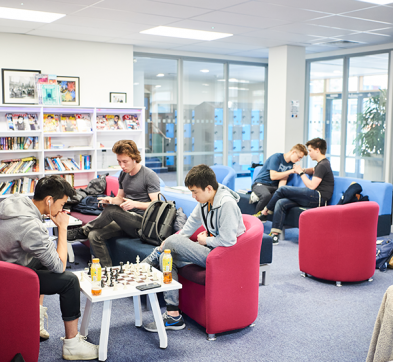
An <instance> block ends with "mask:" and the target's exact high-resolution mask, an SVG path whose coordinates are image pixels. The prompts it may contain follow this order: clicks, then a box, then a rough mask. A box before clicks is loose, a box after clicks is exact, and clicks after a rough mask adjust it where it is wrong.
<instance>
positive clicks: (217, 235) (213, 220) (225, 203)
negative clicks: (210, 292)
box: [143, 165, 246, 332]
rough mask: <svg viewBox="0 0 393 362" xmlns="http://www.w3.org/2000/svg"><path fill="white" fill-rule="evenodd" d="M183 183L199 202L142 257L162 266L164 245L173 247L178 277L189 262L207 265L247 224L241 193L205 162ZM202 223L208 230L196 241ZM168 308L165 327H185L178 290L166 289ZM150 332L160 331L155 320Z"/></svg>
mask: <svg viewBox="0 0 393 362" xmlns="http://www.w3.org/2000/svg"><path fill="white" fill-rule="evenodd" d="M184 184H185V185H186V186H187V187H188V188H189V190H190V191H191V192H192V197H193V198H194V199H195V200H196V201H198V205H197V206H196V207H195V209H194V211H193V212H192V213H191V215H190V217H189V218H188V220H187V222H186V224H185V225H184V227H183V229H182V230H181V231H180V233H179V234H175V235H172V236H170V237H169V238H167V239H166V240H165V241H164V242H163V243H162V244H161V246H159V247H157V248H155V249H154V251H153V252H152V253H151V254H150V255H149V256H148V257H147V258H146V259H145V260H144V261H143V263H148V264H150V265H153V266H154V267H158V266H160V268H161V270H162V256H163V255H164V253H163V251H164V249H170V250H171V254H172V257H173V263H172V278H173V279H174V280H178V275H177V269H178V268H181V267H183V266H185V265H187V264H196V265H199V266H201V267H203V268H206V259H207V256H208V255H209V253H210V252H211V251H212V250H213V249H214V248H216V247H217V246H224V247H230V246H232V245H234V244H236V241H237V238H238V237H239V236H240V235H242V234H243V233H244V232H245V231H246V228H245V226H244V224H243V218H242V215H241V211H240V209H239V207H238V205H237V202H238V201H239V199H240V197H239V195H238V194H237V193H236V192H234V191H232V190H230V189H229V188H227V187H226V186H224V185H220V184H219V183H218V182H217V180H216V175H215V173H214V171H213V170H212V169H211V168H210V167H209V166H206V165H198V166H195V167H193V168H192V169H191V170H190V172H189V173H188V174H187V177H186V179H185V181H184ZM201 225H203V226H204V227H205V229H206V230H205V231H203V232H201V233H200V234H199V235H198V238H197V242H194V241H192V240H190V239H189V238H190V237H191V236H192V235H193V234H194V232H195V231H196V230H197V229H198V228H199V227H200V226H201ZM164 299H165V302H166V308H167V311H166V312H165V313H164V314H163V319H164V326H165V328H166V329H173V330H179V329H183V328H185V326H186V325H185V323H184V320H183V317H182V316H181V315H180V313H179V291H178V290H171V291H167V292H164ZM143 327H144V328H145V329H146V330H147V331H149V332H157V326H156V323H155V322H152V323H149V324H147V325H144V326H143Z"/></svg>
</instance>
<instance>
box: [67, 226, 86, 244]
mask: <svg viewBox="0 0 393 362" xmlns="http://www.w3.org/2000/svg"><path fill="white" fill-rule="evenodd" d="M67 240H68V241H86V240H87V236H86V234H85V233H84V232H83V229H82V228H81V227H80V228H74V229H69V230H68V231H67Z"/></svg>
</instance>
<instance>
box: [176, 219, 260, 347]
mask: <svg viewBox="0 0 393 362" xmlns="http://www.w3.org/2000/svg"><path fill="white" fill-rule="evenodd" d="M243 221H244V225H245V226H246V232H245V233H244V234H243V235H241V236H239V238H238V239H237V242H236V244H235V245H234V246H231V247H217V248H215V249H213V250H212V251H211V252H210V254H209V255H208V257H207V262H206V269H203V268H201V267H199V266H197V265H193V264H192V265H187V266H185V267H183V268H181V269H179V282H180V283H181V284H182V285H183V288H182V289H181V290H180V305H179V307H180V309H181V310H182V311H183V312H184V313H185V314H187V315H188V316H189V317H191V318H192V319H194V320H195V321H196V322H198V323H199V324H200V325H202V326H203V327H205V328H206V333H207V334H208V339H209V340H214V339H215V334H216V333H221V332H226V331H231V330H234V329H239V328H244V327H247V326H249V325H251V324H252V323H253V322H254V321H255V320H256V318H257V315H258V293H259V259H260V251H261V244H262V236H263V224H261V222H260V221H259V220H258V219H257V218H256V217H253V216H251V215H243ZM203 230H204V228H203V227H201V228H199V229H198V230H197V231H196V232H195V234H194V235H193V236H192V237H191V239H192V240H196V236H197V235H198V233H200V232H201V231H203Z"/></svg>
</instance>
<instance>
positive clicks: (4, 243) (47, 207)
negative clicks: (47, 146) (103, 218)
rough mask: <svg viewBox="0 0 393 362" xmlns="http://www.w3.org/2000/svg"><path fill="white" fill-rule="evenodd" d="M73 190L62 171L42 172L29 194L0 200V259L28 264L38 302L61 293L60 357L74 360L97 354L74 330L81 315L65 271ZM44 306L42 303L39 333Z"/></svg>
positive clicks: (76, 289) (74, 281)
mask: <svg viewBox="0 0 393 362" xmlns="http://www.w3.org/2000/svg"><path fill="white" fill-rule="evenodd" d="M74 193H75V191H74V190H73V188H72V187H71V185H70V184H69V183H68V182H67V181H66V180H64V179H63V178H62V177H60V176H46V177H43V178H41V179H40V180H39V181H38V183H37V186H36V188H35V191H34V197H33V199H32V200H31V199H30V198H28V197H26V196H22V195H20V194H14V195H12V196H10V197H8V198H7V199H5V200H4V201H2V202H1V203H0V229H1V243H0V260H2V261H6V262H9V263H14V264H19V265H23V266H27V267H28V268H31V269H32V270H34V272H36V273H37V275H38V278H39V283H40V294H41V296H40V304H41V303H42V301H43V296H44V295H53V294H59V295H60V309H61V314H62V318H63V321H64V328H65V338H62V339H63V358H64V359H67V360H73V361H75V360H90V359H95V358H98V347H97V346H95V345H94V344H91V343H89V342H87V341H85V337H84V336H81V335H80V334H79V333H78V319H79V317H80V315H81V312H80V286H79V280H78V277H77V276H76V275H75V274H73V273H71V272H68V271H65V268H66V265H67V238H66V236H67V225H68V219H69V217H68V215H67V214H65V213H63V212H62V209H63V206H64V204H65V203H66V202H67V198H68V197H71V196H73V195H74ZM43 214H45V215H49V217H50V218H51V220H52V221H53V222H54V223H55V224H56V226H57V227H58V231H59V235H58V242H57V249H55V244H54V243H53V242H52V241H51V240H49V233H48V229H47V228H46V226H45V224H44V223H43V222H42V215H43ZM45 310H46V308H45ZM42 312H43V311H42V306H40V317H41V333H40V334H41V335H42V332H43V331H42V329H43V313H42ZM45 314H46V313H45ZM3 327H6V326H3ZM45 334H46V336H45ZM45 334H44V337H46V338H48V337H49V334H47V332H46V331H45Z"/></svg>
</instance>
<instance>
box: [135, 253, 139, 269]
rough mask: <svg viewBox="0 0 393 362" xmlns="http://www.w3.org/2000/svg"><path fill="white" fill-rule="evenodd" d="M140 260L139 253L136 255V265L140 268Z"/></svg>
mask: <svg viewBox="0 0 393 362" xmlns="http://www.w3.org/2000/svg"><path fill="white" fill-rule="evenodd" d="M139 260H140V258H139V255H137V256H136V267H137V268H139Z"/></svg>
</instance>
